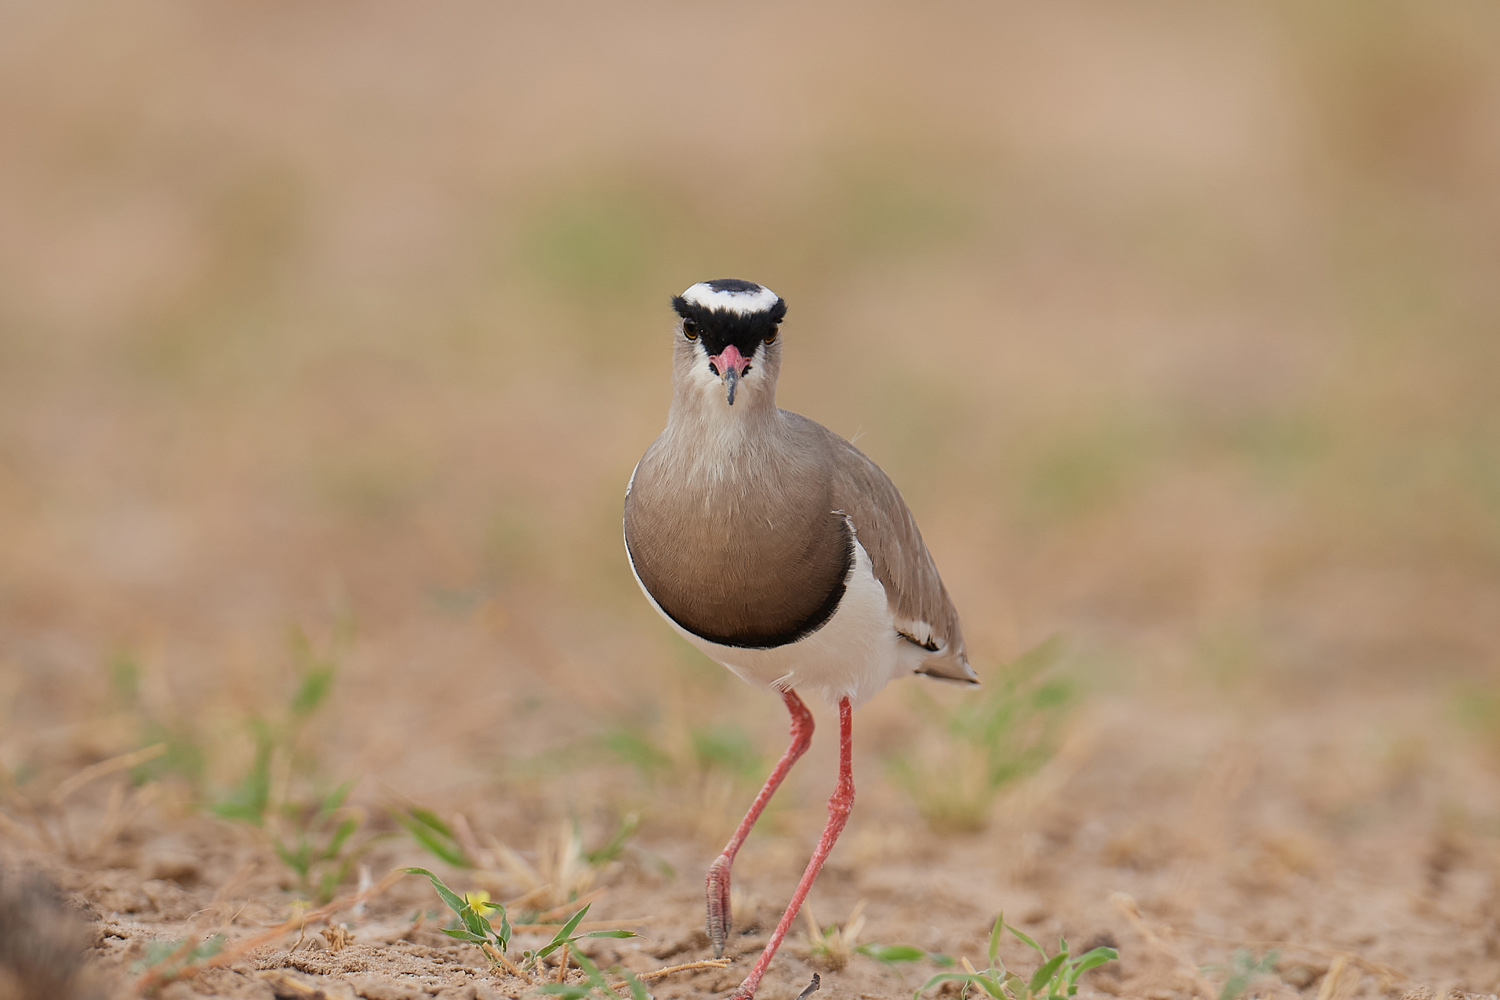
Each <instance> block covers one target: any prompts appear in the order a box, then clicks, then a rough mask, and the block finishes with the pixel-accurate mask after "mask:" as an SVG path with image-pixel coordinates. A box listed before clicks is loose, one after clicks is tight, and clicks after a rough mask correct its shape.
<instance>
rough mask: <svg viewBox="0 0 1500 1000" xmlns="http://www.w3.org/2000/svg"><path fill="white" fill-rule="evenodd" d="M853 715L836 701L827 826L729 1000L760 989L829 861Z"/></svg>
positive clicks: (847, 771)
mask: <svg viewBox="0 0 1500 1000" xmlns="http://www.w3.org/2000/svg"><path fill="white" fill-rule="evenodd" d="M853 714H854V710H853V709H852V708H850V707H849V699H848V698H845V699H844V700H843V701H841V702H839V784H838V787H837V788H835V789H834V792H833V797H832V798H830V799H829V800H828V825H827V826H825V827H824V828H823V836H822V838H821V839H819V841H818V849H817V850H815V851H813V856H812V860H811V861H809V862H808V863H807V870H806V871H805V872H803V873H802V881H801V882H798V883H797V891H796V892H795V893H793V894H792V901H791V903H789V904H787V908H786V912H785V913H783V914H782V915H781V922H780V923H778V924H777V925H776V930H775V931H774V932H773V933H772V934H771V940H770V941H768V942H766V950H765V951H763V952H761V953H760V959H759V960H758V961H757V962H756V963H755V967H754V968H753V969H751V970H750V975H748V976H746V977H745V981H744V982H743V983H741V984H740V988H739V989H738V990H736V991H735V992H734V996H733V998H732V1000H751V998H752V997H754V996H755V991H756V990H757V989H758V988H759V987H760V980H761V977H762V976H764V975H765V974H766V969H767V967H768V966H770V964H771V959H772V958H774V957H775V955H776V949H777V948H780V947H781V940H782V938H784V937H786V935H787V931H789V930H791V929H792V921H793V920H796V919H797V911H799V910H801V909H802V901H803V900H805V899H806V898H807V893H808V891H809V890H811V889H812V884H813V880H814V879H815V878H817V877H818V872H820V871H822V870H823V862H824V861H826V860H828V852H829V851H831V850H833V843H834V841H836V840H838V839H839V834H840V833H841V832H842V831H843V829H844V823H845V822H847V821H848V819H849V810H850V809H851V808H853V806H854V772H853V768H852V767H851V766H850V764H851V760H850V758H851V756H852V752H853V749H854V734H853V725H852V718H853Z"/></svg>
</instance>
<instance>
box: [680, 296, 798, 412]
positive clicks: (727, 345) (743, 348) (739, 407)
mask: <svg viewBox="0 0 1500 1000" xmlns="http://www.w3.org/2000/svg"><path fill="white" fill-rule="evenodd" d="M673 307H674V308H675V309H676V310H677V313H678V315H679V317H680V320H679V322H678V324H677V329H676V331H675V336H676V345H675V348H674V353H673V358H674V376H673V384H674V385H675V386H676V391H675V396H674V398H675V399H676V400H677V401H678V402H680V403H682V404H685V405H689V406H691V408H692V409H693V410H694V411H696V412H698V413H700V414H704V415H712V414H717V415H719V416H720V417H722V418H724V419H727V420H729V421H731V422H735V421H737V420H738V419H742V418H743V417H745V416H748V415H749V414H750V413H751V412H752V411H764V409H765V408H766V407H767V406H769V407H770V408H771V409H772V410H773V411H774V409H775V399H776V375H777V372H778V371H779V370H780V366H781V346H780V344H781V342H780V339H779V329H780V324H781V319H782V317H783V316H785V315H786V303H784V302H783V301H782V300H781V297H780V296H778V295H777V294H776V293H775V292H773V291H771V290H770V289H769V288H766V287H765V286H764V285H758V284H756V283H755V282H753V281H741V280H739V279H735V278H722V279H719V280H716V281H702V282H699V283H698V284H696V285H693V286H692V287H690V288H689V289H688V290H687V291H685V292H683V293H682V295H680V296H678V297H677V298H676V299H675V300H674V302H673ZM674 405H675V404H674Z"/></svg>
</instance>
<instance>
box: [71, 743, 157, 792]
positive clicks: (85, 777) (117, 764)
mask: <svg viewBox="0 0 1500 1000" xmlns="http://www.w3.org/2000/svg"><path fill="white" fill-rule="evenodd" d="M166 752H167V745H166V744H165V743H154V744H152V745H151V746H149V747H144V748H142V749H140V750H132V751H131V752H130V753H122V754H120V755H119V756H116V757H111V758H109V759H108V760H101V761H99V762H98V763H97V764H90V765H89V766H88V767H86V768H84V769H83V770H81V771H79V772H78V773H77V774H75V775H73V776H72V777H70V778H66V779H64V780H63V781H62V783H61V784H59V785H58V786H57V787H56V788H54V789H53V790H52V794H51V795H50V796H49V797H48V801H49V802H50V803H51V804H52V805H54V806H59V805H62V803H63V800H64V799H66V798H67V797H68V796H69V795H72V794H73V793H74V792H76V791H78V790H79V789H80V788H82V787H83V786H84V785H87V784H88V783H89V782H91V781H93V780H94V779H95V778H102V777H104V776H105V775H106V774H114V773H115V772H116V771H127V770H129V769H130V768H132V767H137V766H139V765H141V764H144V763H146V762H147V761H152V760H155V759H156V758H158V757H160V756H161V755H162V754H164V753H166Z"/></svg>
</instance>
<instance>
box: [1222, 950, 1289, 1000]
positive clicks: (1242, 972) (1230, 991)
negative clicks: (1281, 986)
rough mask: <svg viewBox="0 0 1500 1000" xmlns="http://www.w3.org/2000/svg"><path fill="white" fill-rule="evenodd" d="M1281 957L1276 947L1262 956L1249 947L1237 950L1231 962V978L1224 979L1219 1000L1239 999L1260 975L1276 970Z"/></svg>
mask: <svg viewBox="0 0 1500 1000" xmlns="http://www.w3.org/2000/svg"><path fill="white" fill-rule="evenodd" d="M1279 958H1280V954H1279V953H1278V952H1277V951H1276V950H1275V949H1272V950H1271V951H1268V952H1266V953H1265V954H1264V955H1262V956H1261V957H1260V958H1256V957H1255V954H1254V953H1253V952H1251V951H1250V950H1249V949H1247V948H1240V949H1239V950H1237V951H1236V952H1235V953H1234V959H1233V961H1231V962H1230V963H1229V978H1228V979H1226V980H1224V986H1223V988H1222V989H1220V990H1219V1000H1239V998H1240V997H1242V996H1244V995H1245V991H1246V990H1247V989H1249V987H1250V984H1251V983H1252V982H1254V981H1255V980H1256V979H1257V978H1258V977H1260V976H1264V975H1268V974H1270V973H1272V972H1275V971H1276V962H1277V959H1279Z"/></svg>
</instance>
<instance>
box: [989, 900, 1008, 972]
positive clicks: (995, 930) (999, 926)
mask: <svg viewBox="0 0 1500 1000" xmlns="http://www.w3.org/2000/svg"><path fill="white" fill-rule="evenodd" d="M1004 931H1005V911H1004V910H1001V911H1000V915H999V916H998V917H996V918H995V926H993V927H991V928H990V968H992V969H993V968H994V967H995V962H996V960H997V959H998V957H999V955H1000V935H1001V934H1002V933H1003V932H1004Z"/></svg>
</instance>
